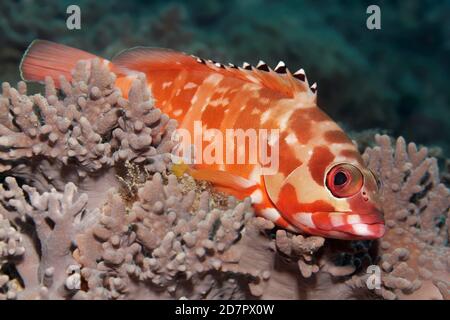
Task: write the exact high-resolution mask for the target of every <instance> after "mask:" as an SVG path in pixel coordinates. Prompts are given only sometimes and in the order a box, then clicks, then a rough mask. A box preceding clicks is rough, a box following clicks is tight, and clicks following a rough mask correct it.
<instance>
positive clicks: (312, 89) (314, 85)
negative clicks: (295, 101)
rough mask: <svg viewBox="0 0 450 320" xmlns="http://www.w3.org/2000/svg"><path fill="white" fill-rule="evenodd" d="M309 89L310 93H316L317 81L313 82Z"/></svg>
mask: <svg viewBox="0 0 450 320" xmlns="http://www.w3.org/2000/svg"><path fill="white" fill-rule="evenodd" d="M311 91H312V93H316V92H317V82H314V83H313V85H312V86H311Z"/></svg>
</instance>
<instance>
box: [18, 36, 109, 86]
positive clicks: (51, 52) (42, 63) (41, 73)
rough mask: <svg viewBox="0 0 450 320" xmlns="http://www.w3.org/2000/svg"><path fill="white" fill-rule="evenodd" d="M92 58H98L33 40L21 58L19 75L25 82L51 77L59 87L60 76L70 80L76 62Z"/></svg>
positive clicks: (84, 52)
mask: <svg viewBox="0 0 450 320" xmlns="http://www.w3.org/2000/svg"><path fill="white" fill-rule="evenodd" d="M94 58H98V57H97V56H95V55H93V54H91V53H88V52H86V51H83V50H80V49H76V48H72V47H68V46H65V45H63V44H59V43H55V42H51V41H47V40H34V41H33V42H32V43H31V44H30V45H29V47H28V49H27V50H26V51H25V54H24V55H23V57H22V61H21V63H20V73H21V76H22V79H23V80H25V81H37V82H44V80H45V78H46V77H51V78H53V79H54V80H55V84H56V86H59V77H60V76H64V77H65V78H66V79H67V80H69V81H70V80H71V79H72V69H74V68H75V66H76V63H77V61H79V60H90V59H94ZM101 60H104V59H101ZM57 80H58V81H57Z"/></svg>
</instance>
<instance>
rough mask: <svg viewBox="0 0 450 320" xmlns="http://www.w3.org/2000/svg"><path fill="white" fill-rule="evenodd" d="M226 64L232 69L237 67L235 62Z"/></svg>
mask: <svg viewBox="0 0 450 320" xmlns="http://www.w3.org/2000/svg"><path fill="white" fill-rule="evenodd" d="M228 66H229V67H230V68H233V69H237V68H238V67H237V66H236V65H235V64H232V63H228Z"/></svg>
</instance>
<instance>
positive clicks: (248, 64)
mask: <svg viewBox="0 0 450 320" xmlns="http://www.w3.org/2000/svg"><path fill="white" fill-rule="evenodd" d="M242 68H243V69H245V70H252V66H251V65H250V63H248V62H244V63H243V64H242Z"/></svg>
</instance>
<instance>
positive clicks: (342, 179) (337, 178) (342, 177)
mask: <svg viewBox="0 0 450 320" xmlns="http://www.w3.org/2000/svg"><path fill="white" fill-rule="evenodd" d="M347 180H348V178H347V175H346V174H345V172H342V171H338V172H336V174H335V175H334V184H335V185H336V186H341V185H343V184H344V183H346V182H347Z"/></svg>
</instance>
